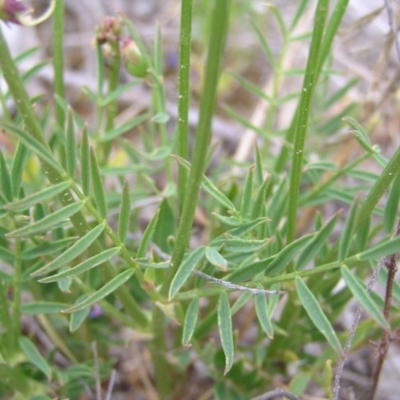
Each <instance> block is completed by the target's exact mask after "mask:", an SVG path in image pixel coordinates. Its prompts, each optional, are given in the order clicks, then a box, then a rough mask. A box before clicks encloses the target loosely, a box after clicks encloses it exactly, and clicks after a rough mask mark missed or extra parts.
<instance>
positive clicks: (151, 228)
mask: <svg viewBox="0 0 400 400" xmlns="http://www.w3.org/2000/svg"><path fill="white" fill-rule="evenodd" d="M159 215H160V209H158V210H157V211H156V213H155V214H154V216H153V218H152V219H151V221H150V223H149V225H147V228H146V230H145V231H144V233H143V236H142V240H141V241H140V244H139V248H138V251H137V253H136V257H137V258H142V257H145V256H146V252H147V249H148V248H149V246H150V242H151V240H152V239H153V235H154V232H155V230H156V227H157V223H158V217H159Z"/></svg>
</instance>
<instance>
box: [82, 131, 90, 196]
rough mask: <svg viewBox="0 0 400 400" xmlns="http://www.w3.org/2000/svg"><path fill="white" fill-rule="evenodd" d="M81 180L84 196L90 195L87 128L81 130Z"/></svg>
mask: <svg viewBox="0 0 400 400" xmlns="http://www.w3.org/2000/svg"><path fill="white" fill-rule="evenodd" d="M81 180H82V191H83V194H84V195H85V196H89V193H90V150H89V137H88V132H87V128H86V126H85V128H84V129H83V132H82V142H81Z"/></svg>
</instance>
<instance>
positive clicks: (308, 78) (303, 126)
mask: <svg viewBox="0 0 400 400" xmlns="http://www.w3.org/2000/svg"><path fill="white" fill-rule="evenodd" d="M328 5H329V0H319V1H318V6H317V10H316V13H315V23H314V29H313V37H312V41H311V47H310V53H309V56H308V61H307V67H306V72H305V76H304V82H303V90H302V95H301V98H300V103H299V108H298V112H297V119H296V125H295V130H294V146H293V158H292V168H291V173H290V189H289V199H288V202H289V204H288V221H287V242H288V243H290V242H292V241H293V240H294V239H295V236H296V223H297V207H298V198H299V190H300V180H301V175H302V164H303V153H304V144H305V139H306V133H307V124H308V118H309V115H310V106H311V100H312V97H313V93H314V87H315V83H316V74H317V73H318V70H317V67H318V65H319V63H320V60H319V57H320V49H321V42H322V36H323V32H324V26H325V20H326V16H327V14H328Z"/></svg>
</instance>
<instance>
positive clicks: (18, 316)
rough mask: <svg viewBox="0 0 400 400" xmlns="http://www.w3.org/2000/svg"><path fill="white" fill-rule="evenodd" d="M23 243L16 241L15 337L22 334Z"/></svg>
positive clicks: (14, 283)
mask: <svg viewBox="0 0 400 400" xmlns="http://www.w3.org/2000/svg"><path fill="white" fill-rule="evenodd" d="M21 252H22V243H21V239H15V260H14V274H13V278H14V281H13V321H14V323H13V331H14V337H15V338H18V337H19V335H20V334H21V289H22V260H21Z"/></svg>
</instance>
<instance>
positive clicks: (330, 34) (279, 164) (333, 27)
mask: <svg viewBox="0 0 400 400" xmlns="http://www.w3.org/2000/svg"><path fill="white" fill-rule="evenodd" d="M348 3H349V0H339V1H338V2H337V4H336V7H335V9H334V11H333V13H332V15H331V18H330V20H329V23H328V26H327V29H326V32H325V35H324V38H323V42H322V45H321V51H320V58H319V61H318V67H317V71H316V74H315V79H316V80H318V77H319V75H320V73H321V70H322V67H323V65H324V62H325V60H326V58H327V56H328V54H330V50H331V47H332V42H333V39H334V37H335V35H336V32H337V30H338V28H339V25H340V22H341V21H342V18H343V15H344V13H345V11H346V8H347V5H348ZM299 107H300V104H299V105H298V107H297V111H296V113H295V115H294V116H293V119H292V123H291V125H290V128H289V129H288V132H287V135H286V140H285V142H286V143H292V142H293V134H294V131H295V126H296V123H297V113H298V110H299ZM289 150H290V147H288V146H286V145H284V146H283V147H282V150H281V153H280V154H279V157H278V158H277V160H276V164H275V170H276V171H277V172H282V171H283V170H284V168H285V164H286V161H287V158H288V155H289Z"/></svg>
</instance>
